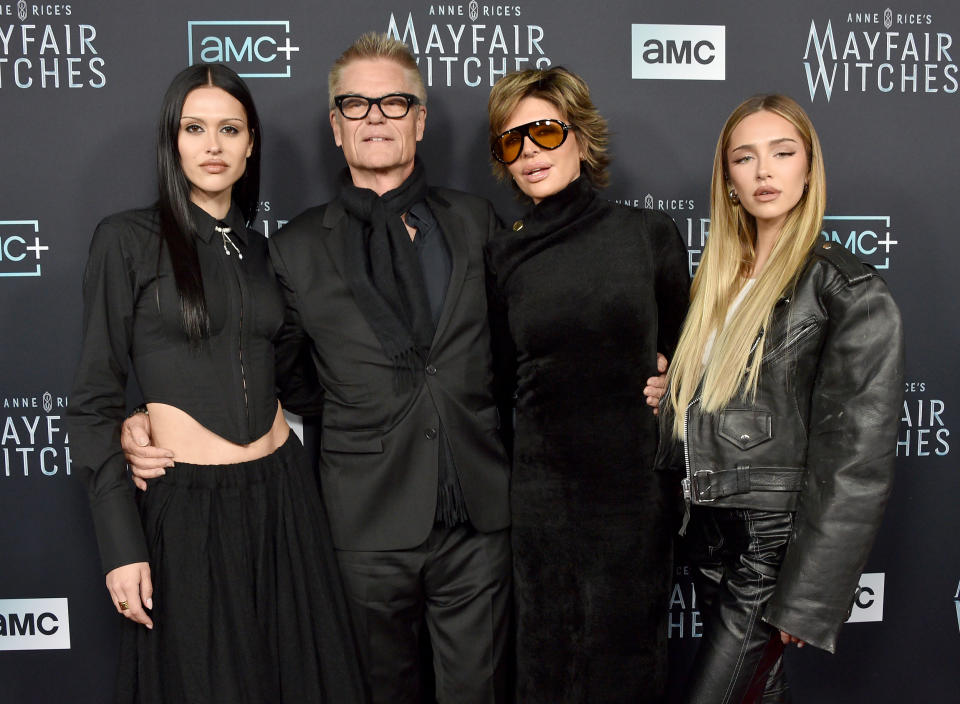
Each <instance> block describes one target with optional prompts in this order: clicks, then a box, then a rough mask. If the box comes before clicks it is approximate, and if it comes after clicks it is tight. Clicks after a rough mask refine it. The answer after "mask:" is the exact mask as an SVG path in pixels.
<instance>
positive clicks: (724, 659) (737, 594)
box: [683, 506, 793, 704]
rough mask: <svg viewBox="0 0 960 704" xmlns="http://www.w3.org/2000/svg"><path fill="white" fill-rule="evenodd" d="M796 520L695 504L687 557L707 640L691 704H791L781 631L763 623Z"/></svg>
mask: <svg viewBox="0 0 960 704" xmlns="http://www.w3.org/2000/svg"><path fill="white" fill-rule="evenodd" d="M792 525H793V514H792V513H789V512H770V511H757V510H752V509H750V510H748V509H728V508H719V509H718V508H710V507H705V506H694V507H693V511H692V514H691V519H690V526H689V528H688V538H687V541H688V542H687V553H688V558H689V560H690V563H691V567H692V568H693V574H694V581H695V584H696V589H697V603H698V605H699V608H700V612H701V614H702V616H703V638H702V639H701V642H700V647H699V649H698V651H697V654H696V657H695V659H694V662H693V668H692V670H691V672H690V676H689V681H688V685H687V691H686V694H685V696H684V699H683V701H684V702H685V703H686V704H748V703H749V704H754V703H757V702H762V704H785V703H788V702H789V701H790V696H789V691H788V689H787V683H786V677H785V675H784V672H783V660H782V657H781V655H782V654H783V645H782V644H781V642H780V631H779V630H777V629H775V628H773V627H771V626H769V625H768V624H766V623H764V622H763V621H762V620H761V617H762V616H763V611H764V608H765V606H766V604H767V602H768V601H769V600H770V597H771V596H772V595H773V592H774V589H775V588H776V583H777V576H778V575H779V573H780V565H781V563H782V562H783V556H784V554H785V553H786V549H787V542H788V541H789V539H790V531H791V528H792Z"/></svg>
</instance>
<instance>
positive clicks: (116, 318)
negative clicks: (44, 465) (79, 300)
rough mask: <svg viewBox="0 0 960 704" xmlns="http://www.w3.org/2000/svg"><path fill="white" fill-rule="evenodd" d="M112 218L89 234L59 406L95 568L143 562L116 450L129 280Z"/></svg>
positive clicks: (129, 318)
mask: <svg viewBox="0 0 960 704" xmlns="http://www.w3.org/2000/svg"><path fill="white" fill-rule="evenodd" d="M125 227H126V226H125V225H124V224H122V223H119V222H110V221H104V222H103V223H101V224H100V226H99V227H98V228H97V231H96V232H95V233H94V236H93V241H92V243H91V245H90V256H89V259H88V261H87V267H86V270H85V272H84V276H83V341H82V343H81V351H80V364H79V366H78V367H77V372H76V376H75V378H74V384H73V391H72V392H71V394H70V405H69V408H68V411H67V427H68V430H69V432H70V444H71V448H72V450H73V458H74V473H75V475H76V476H77V477H78V478H79V479H80V480H81V481H83V483H84V485H85V486H86V489H87V494H88V496H89V499H90V508H91V511H92V513H93V525H94V530H95V532H96V536H97V543H98V546H99V549H100V559H101V562H102V565H103V571H104V572H109V571H110V570H112V569H114V568H115V567H119V566H121V565H127V564H130V563H133V562H146V561H147V560H148V553H147V546H146V539H145V538H144V533H143V526H142V524H141V522H140V516H139V513H138V511H137V507H136V503H135V501H134V487H133V483H132V482H131V481H130V478H129V477H128V476H127V466H126V462H125V460H124V457H123V452H122V450H121V448H120V425H121V423H122V422H123V419H124V418H125V416H126V398H125V391H126V385H127V374H128V368H129V351H130V343H131V338H132V330H133V314H134V303H135V299H136V291H137V281H136V274H135V271H134V267H133V264H132V262H131V258H130V256H129V255H128V253H126V252H125V251H124V246H123V245H124V241H123V229H124V228H125Z"/></svg>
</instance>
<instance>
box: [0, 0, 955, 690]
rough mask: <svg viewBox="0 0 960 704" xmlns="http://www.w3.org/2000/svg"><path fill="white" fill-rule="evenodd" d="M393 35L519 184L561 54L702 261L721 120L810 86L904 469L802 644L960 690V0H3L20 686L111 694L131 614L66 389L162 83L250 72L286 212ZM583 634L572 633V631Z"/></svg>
mask: <svg viewBox="0 0 960 704" xmlns="http://www.w3.org/2000/svg"><path fill="white" fill-rule="evenodd" d="M368 30H379V31H390V32H393V33H394V34H395V35H396V36H398V37H400V38H401V39H403V40H404V41H406V42H407V43H408V44H409V45H410V46H411V48H412V49H413V51H414V53H415V54H416V55H417V56H418V58H419V62H420V66H421V69H422V73H423V75H424V77H425V79H426V81H427V84H428V87H427V89H428V94H429V105H428V109H429V112H428V118H427V131H426V138H425V141H424V142H423V143H422V145H421V147H420V153H421V154H422V156H423V158H424V161H425V162H426V164H427V165H428V172H429V174H430V180H431V181H432V182H433V183H436V184H442V185H447V186H452V187H456V188H461V189H465V190H469V191H473V192H476V193H480V194H482V195H484V196H487V197H489V198H491V199H492V200H493V201H494V203H495V204H496V206H497V208H498V211H499V212H500V213H501V215H502V216H503V217H504V218H505V219H509V218H511V217H513V216H514V215H515V214H516V213H517V212H518V211H519V209H520V205H519V204H518V203H517V202H516V201H515V200H514V199H513V197H512V195H511V193H510V191H509V189H508V188H507V187H505V186H503V185H501V184H497V183H496V182H495V181H494V180H493V178H492V177H491V175H490V169H489V164H488V156H487V143H486V124H485V107H486V100H487V95H488V92H489V89H490V86H491V84H492V83H493V82H494V81H496V79H497V78H499V77H500V76H502V75H504V74H505V73H506V72H507V71H508V70H513V69H515V68H527V67H530V66H550V65H558V64H559V65H564V66H566V67H568V68H570V69H572V70H574V71H576V72H577V73H579V74H580V75H582V76H583V77H584V78H585V79H586V80H587V81H588V82H589V84H590V86H591V89H592V93H593V97H594V100H595V102H596V104H597V106H598V107H599V109H600V111H601V112H602V113H603V114H604V116H605V117H606V118H607V119H608V120H609V123H610V127H611V129H612V133H613V136H612V143H611V152H612V154H613V156H614V163H613V167H612V177H613V178H612V185H611V186H610V188H609V189H608V190H607V192H606V195H607V197H609V198H610V199H613V200H617V201H620V202H624V203H630V204H634V205H638V206H648V207H655V208H661V209H663V210H665V211H666V212H668V213H669V214H670V215H671V216H672V217H673V218H674V219H675V220H676V222H677V224H678V226H679V227H680V231H681V232H682V233H683V235H684V237H685V239H686V243H687V246H688V249H689V252H690V266H691V271H693V270H694V269H695V267H696V265H697V262H698V261H699V256H700V252H701V251H702V247H703V242H704V241H705V239H706V237H707V236H708V234H709V219H708V218H709V204H708V185H709V177H710V169H711V162H712V156H713V149H714V144H715V140H716V137H717V134H718V133H719V130H720V128H721V126H722V124H723V121H724V119H725V118H726V116H727V115H728V114H729V112H730V111H731V110H732V109H733V107H734V106H735V105H736V104H738V103H739V102H740V101H741V100H742V99H743V98H745V97H747V96H748V95H751V94H754V93H758V92H783V93H787V94H789V95H792V96H793V97H795V98H796V99H797V100H799V101H800V103H801V104H802V105H803V106H804V107H805V108H806V109H807V110H808V111H809V113H810V115H811V117H812V119H813V121H814V124H815V125H816V127H817V129H818V131H819V134H820V137H821V139H822V142H823V146H824V152H825V155H826V167H827V181H828V194H829V198H828V210H827V214H828V217H827V219H826V221H825V224H824V237H827V238H830V239H833V240H835V241H838V242H840V243H842V244H843V245H844V246H845V247H847V248H849V249H851V250H852V251H854V252H855V253H856V254H857V255H858V256H859V257H860V258H861V259H863V260H865V261H867V262H869V263H871V264H874V265H876V266H877V267H878V268H879V269H881V271H882V273H883V275H884V277H885V278H886V280H887V282H888V283H889V285H890V287H891V289H892V290H893V292H894V295H895V296H896V298H897V301H898V302H899V304H900V306H901V309H902V311H903V313H904V317H905V321H906V331H907V350H908V357H907V384H906V389H905V392H906V400H905V403H904V408H903V417H902V421H901V429H900V439H899V444H898V448H897V449H898V466H897V481H896V486H895V490H894V494H893V498H892V501H891V503H890V506H889V510H888V513H887V517H886V520H885V523H884V526H883V528H882V530H881V532H880V535H879V539H878V542H877V545H876V548H875V550H874V552H873V554H872V556H871V558H870V562H869V564H868V567H867V573H866V574H865V575H864V576H863V579H862V581H861V586H862V589H861V592H860V595H859V597H858V601H857V606H856V607H855V608H854V612H853V615H852V617H851V620H852V621H853V622H852V623H850V624H849V625H848V626H847V627H846V628H845V630H844V632H843V634H842V636H841V641H840V648H839V653H838V654H837V655H836V656H828V655H825V654H822V653H818V652H814V651H812V649H806V650H803V651H799V652H791V653H790V657H789V660H788V667H789V670H790V674H791V676H792V679H793V682H794V687H795V692H796V695H797V700H798V701H801V702H869V703H881V702H899V701H906V700H911V701H924V702H928V701H929V702H934V701H937V702H939V701H955V700H956V698H957V691H958V688H960V687H958V686H960V674H958V673H960V669H958V668H957V661H958V660H957V657H958V646H960V559H958V558H960V547H958V541H957V540H956V532H957V531H956V526H957V519H956V511H955V509H954V504H953V501H954V500H955V499H956V497H957V496H958V495H960V491H958V489H960V487H958V476H960V475H958V472H957V468H956V466H955V463H954V461H953V460H952V456H951V452H952V451H953V450H954V448H953V445H954V444H955V442H954V438H953V436H952V429H953V428H954V426H955V424H956V423H957V422H958V421H957V415H956V414H957V404H958V403H960V386H958V380H957V376H956V374H955V373H954V372H953V371H952V369H953V366H954V363H955V359H956V353H957V349H958V347H960V345H958V343H960V340H958V334H960V333H958V329H957V325H956V322H957V320H958V313H960V311H958V305H960V303H958V302H960V283H958V281H960V278H958V276H957V274H956V270H955V268H954V255H955V254H957V251H958V247H960V243H958V238H957V235H956V231H957V217H958V216H957V211H956V203H955V201H954V198H956V189H957V184H958V183H960V166H958V164H960V160H958V159H957V150H958V139H957V125H958V124H960V98H958V93H960V90H958V89H960V71H958V62H960V6H958V5H957V4H956V3H955V2H953V0H938V1H934V0H914V1H913V2H910V3H901V4H897V5H890V6H887V5H884V4H877V3H876V2H872V0H867V2H863V1H860V2H856V3H854V2H846V1H842V2H836V1H835V0H808V1H807V2H803V3H799V2H790V3H788V2H769V3H755V2H749V1H748V0H728V1H727V2H723V3H700V2H693V1H691V0H640V1H637V0H632V1H626V0H607V1H606V2H603V3H589V4H588V3H582V2H571V1H570V0H549V1H547V0H518V1H517V2H514V3H511V4H492V3H487V2H482V3H479V2H477V1H476V0H472V1H470V2H455V3H444V4H431V3H428V2H423V1H422V0H401V1H394V2H385V1H383V0H380V1H375V0H351V1H350V2H344V3H332V2H323V3H319V2H316V1H314V0H275V1H274V2H271V3H265V2H262V1H261V2H252V1H250V0H234V1H233V2H229V3H227V2H207V1H204V0H197V1H194V2H186V1H185V0H168V1H167V2H163V3H160V2H152V3H128V2H120V0H96V1H94V0H74V1H70V2H65V3H50V2H44V3H35V2H26V1H25V0H0V128H2V137H0V168H2V172H3V180H2V188H0V321H2V333H0V334H2V341H0V427H2V431H0V534H2V536H3V538H2V544H0V651H3V652H0V681H2V683H3V685H2V689H3V691H4V693H3V694H2V695H0V699H2V700H3V701H4V702H16V703H18V704H19V703H20V702H44V703H45V702H51V703H52V702H65V701H70V702H76V703H78V704H81V703H87V702H90V703H94V702H104V701H107V700H108V698H109V692H110V689H111V684H112V678H113V666H114V661H115V650H116V647H117V645H116V643H117V625H118V623H117V621H118V619H119V617H118V616H117V615H116V614H115V612H114V611H113V608H112V606H111V604H110V601H109V598H108V596H107V594H106V592H105V590H104V587H103V577H102V575H101V574H100V570H99V566H98V560H97V557H96V549H95V545H94V538H93V532H92V526H91V521H90V518H89V512H88V509H87V505H86V500H85V497H84V494H83V491H82V489H81V487H80V485H79V483H78V482H75V481H72V480H71V479H70V473H71V459H70V444H69V438H68V437H67V435H66V432H65V428H64V421H63V413H64V408H65V407H66V406H67V404H68V402H69V399H68V393H69V389H70V385H71V379H72V375H73V368H74V365H75V362H76V359H77V352H78V348H79V338H80V312H81V303H80V276H81V272H82V269H83V265H84V262H85V260H86V252H87V246H88V243H89V240H90V236H91V234H92V232H93V229H94V227H95V225H96V223H97V222H98V221H99V219H100V218H101V217H103V216H104V215H106V214H108V213H111V212H115V211H118V210H123V209H126V208H130V207H134V206H138V205H144V204H147V203H149V202H151V201H152V200H153V198H154V190H155V178H154V156H153V155H154V143H153V140H154V129H155V124H156V118H157V112H158V108H159V103H160V98H161V96H162V93H163V91H164V89H165V87H166V85H167V83H168V81H169V80H170V78H171V77H172V76H173V74H174V73H176V71H178V70H179V69H181V68H183V67H184V66H186V65H187V64H188V63H191V62H194V61H217V60H222V61H225V62H226V63H228V64H229V65H231V66H233V67H234V68H236V69H237V70H238V71H239V72H240V73H241V74H242V75H244V76H246V77H247V80H248V83H249V84H250V86H251V88H252V90H253V92H254V95H255V98H256V100H257V103H258V106H259V109H260V111H261V119H262V120H263V123H264V126H265V134H264V135H263V147H264V173H263V185H262V191H261V196H262V200H263V202H262V206H261V212H260V215H259V216H258V220H257V223H256V226H257V227H258V229H260V230H262V231H263V232H264V233H265V234H267V235H270V234H272V233H274V232H276V230H277V228H279V227H280V226H281V225H282V224H283V223H284V222H285V221H286V220H288V219H289V218H291V217H293V216H294V215H295V214H297V213H298V212H300V211H301V210H303V209H304V208H306V207H308V206H310V205H313V204H316V203H320V202H323V201H325V200H327V199H328V198H329V197H330V196H331V195H332V193H333V192H334V188H335V186H334V184H335V178H336V174H337V172H338V171H339V169H340V168H342V166H343V160H342V156H341V155H340V153H339V152H338V150H337V149H336V147H335V146H334V144H333V140H332V136H331V133H330V128H329V119H328V114H327V110H326V100H327V97H326V73H327V70H328V68H329V66H330V64H331V62H332V61H333V60H334V58H335V57H336V56H337V55H338V54H339V53H340V52H341V51H342V50H343V49H344V48H346V46H347V45H348V44H349V43H350V42H351V41H352V40H353V38H355V37H356V36H358V35H359V34H361V33H362V32H364V31H368ZM664 608H667V609H668V610H669V617H670V635H671V649H672V650H673V651H674V655H675V656H676V657H675V661H676V663H677V669H678V671H682V666H683V663H684V662H685V661H686V660H687V659H688V658H689V656H690V653H691V652H692V648H693V647H695V645H696V641H697V637H698V636H699V634H700V630H701V624H700V620H699V613H698V611H697V606H696V599H695V594H694V593H693V591H692V588H691V586H690V582H689V575H688V570H687V568H686V567H685V566H684V565H683V564H680V565H678V567H677V584H676V587H675V590H674V592H673V594H672V597H671V599H670V603H669V604H665V606H664ZM561 647H562V646H561Z"/></svg>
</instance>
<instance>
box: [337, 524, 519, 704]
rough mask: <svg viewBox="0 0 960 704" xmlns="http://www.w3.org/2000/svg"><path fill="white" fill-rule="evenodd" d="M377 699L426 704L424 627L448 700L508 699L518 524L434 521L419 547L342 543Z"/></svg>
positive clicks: (440, 696)
mask: <svg viewBox="0 0 960 704" xmlns="http://www.w3.org/2000/svg"><path fill="white" fill-rule="evenodd" d="M337 559H338V561H339V563H340V571H341V575H342V577H343V581H344V587H345V589H346V592H347V601H348V602H349V604H350V611H351V616H352V620H353V625H354V631H355V633H356V639H357V645H358V648H359V650H360V654H361V660H362V661H363V668H364V671H365V673H366V677H367V682H368V684H369V685H370V690H371V694H372V700H373V702H374V704H420V702H421V697H422V691H421V689H422V685H421V682H420V672H421V663H420V643H419V636H420V629H421V624H422V623H424V621H425V622H426V625H427V628H428V630H429V632H430V642H431V645H432V648H433V666H434V672H435V675H436V694H437V701H438V702H440V704H500V703H501V702H506V701H507V700H508V699H507V691H508V684H507V665H508V663H507V661H506V660H507V658H506V654H507V649H506V646H507V634H508V622H509V618H510V581H511V557H510V536H509V530H500V531H495V532H493V533H480V532H478V531H476V530H475V529H474V528H472V527H471V526H470V525H469V524H461V525H459V526H456V527H454V528H447V527H444V526H442V525H436V526H434V528H433V530H432V531H431V532H430V534H429V536H428V537H427V539H426V540H425V541H424V542H423V543H422V544H421V545H419V546H417V547H415V548H412V549H409V550H384V551H375V550H374V551H358V550H337Z"/></svg>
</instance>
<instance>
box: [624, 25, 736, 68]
mask: <svg viewBox="0 0 960 704" xmlns="http://www.w3.org/2000/svg"><path fill="white" fill-rule="evenodd" d="M632 34H633V77H634V78H647V79H662V80H688V81H689V80H694V81H722V80H724V79H725V78H726V27H725V26H723V25H706V24H635V25H633V26H632Z"/></svg>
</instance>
